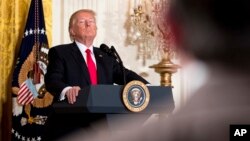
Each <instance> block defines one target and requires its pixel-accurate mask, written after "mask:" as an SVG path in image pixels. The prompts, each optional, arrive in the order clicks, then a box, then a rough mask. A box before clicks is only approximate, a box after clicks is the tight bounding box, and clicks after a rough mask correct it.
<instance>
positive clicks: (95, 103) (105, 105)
mask: <svg viewBox="0 0 250 141" xmlns="http://www.w3.org/2000/svg"><path fill="white" fill-rule="evenodd" d="M123 87H124V86H122V85H94V86H89V87H85V88H83V89H82V90H80V92H79V95H78V97H77V100H76V102H75V103H74V104H68V102H67V101H62V102H58V103H54V104H53V107H54V109H55V112H56V113H69V114H70V113H106V114H135V113H133V112H131V111H129V110H128V109H127V108H126V107H125V106H124V104H123V101H122V91H123ZM148 90H149V93H150V101H149V104H148V106H147V107H146V108H145V109H144V110H143V111H141V112H139V113H136V114H153V113H165V114H169V113H171V112H172V111H173V110H174V107H175V105H174V99H173V95H172V87H163V86H148Z"/></svg>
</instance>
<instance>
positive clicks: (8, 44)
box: [0, 0, 52, 122]
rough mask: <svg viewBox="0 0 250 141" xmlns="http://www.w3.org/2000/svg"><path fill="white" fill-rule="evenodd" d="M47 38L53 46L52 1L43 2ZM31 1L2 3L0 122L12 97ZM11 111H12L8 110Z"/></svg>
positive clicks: (0, 8)
mask: <svg viewBox="0 0 250 141" xmlns="http://www.w3.org/2000/svg"><path fill="white" fill-rule="evenodd" d="M42 1H43V8H44V17H45V22H46V29H47V37H48V40H49V45H50V44H51V37H52V35H51V27H52V9H51V7H52V6H51V1H52V0H42ZM30 2H31V0H1V1H0V122H1V119H2V113H3V108H4V107H3V106H2V105H3V104H4V103H6V102H11V101H9V98H8V97H11V79H12V71H13V69H14V67H15V61H16V58H17V54H18V50H19V46H20V44H21V40H22V35H23V30H24V28H25V24H26V20H27V16H28V12H29V6H30ZM8 110H11V109H8Z"/></svg>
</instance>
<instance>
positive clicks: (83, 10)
mask: <svg viewBox="0 0 250 141" xmlns="http://www.w3.org/2000/svg"><path fill="white" fill-rule="evenodd" d="M83 12H84V13H90V14H92V15H93V17H94V18H95V16H96V13H95V12H94V11H93V10H91V9H80V10H78V11H76V12H74V13H73V14H72V15H71V17H70V19H69V28H68V30H69V36H70V39H71V41H73V40H74V38H73V36H72V35H71V33H70V28H71V27H72V26H73V25H74V23H75V17H76V15H77V14H78V13H83Z"/></svg>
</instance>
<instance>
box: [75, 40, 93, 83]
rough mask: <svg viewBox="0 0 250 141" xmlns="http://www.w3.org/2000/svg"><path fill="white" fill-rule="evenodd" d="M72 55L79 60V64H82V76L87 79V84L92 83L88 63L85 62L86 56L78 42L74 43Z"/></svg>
mask: <svg viewBox="0 0 250 141" xmlns="http://www.w3.org/2000/svg"><path fill="white" fill-rule="evenodd" d="M71 53H72V56H73V58H74V59H75V61H76V62H77V64H78V65H79V66H80V68H81V69H82V72H83V73H82V74H80V75H81V76H82V77H81V78H82V79H84V80H86V81H87V84H91V83H90V77H89V72H88V68H87V65H86V63H85V60H84V57H83V56H82V54H81V52H80V50H79V49H78V47H77V45H76V43H75V42H74V43H72V52H71Z"/></svg>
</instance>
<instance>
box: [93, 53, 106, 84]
mask: <svg viewBox="0 0 250 141" xmlns="http://www.w3.org/2000/svg"><path fill="white" fill-rule="evenodd" d="M94 54H95V59H96V66H97V78H98V80H97V82H98V84H101V83H102V82H104V78H103V75H102V72H104V70H103V66H102V65H103V64H104V62H103V53H102V52H101V51H99V50H98V49H97V48H94Z"/></svg>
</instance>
